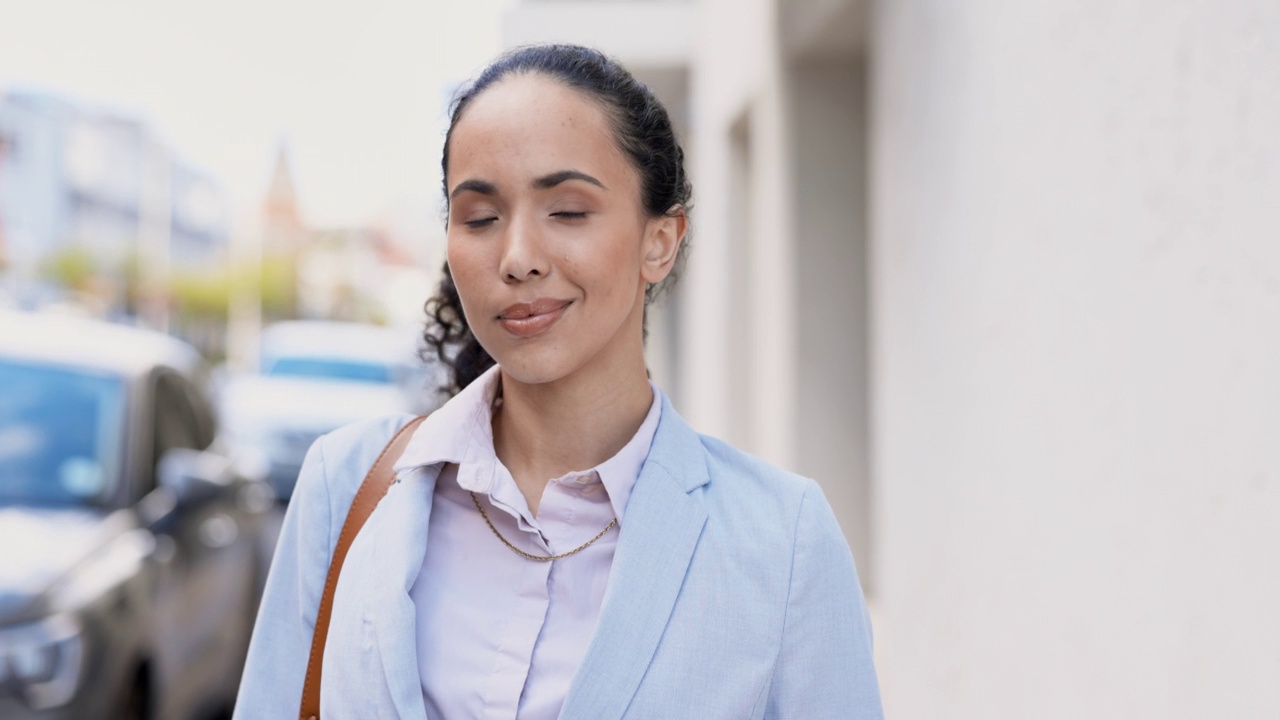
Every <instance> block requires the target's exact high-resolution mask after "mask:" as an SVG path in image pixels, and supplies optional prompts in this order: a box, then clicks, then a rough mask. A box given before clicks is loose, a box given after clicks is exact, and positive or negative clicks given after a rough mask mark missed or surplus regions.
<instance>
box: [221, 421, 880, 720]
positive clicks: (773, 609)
mask: <svg viewBox="0 0 1280 720" xmlns="http://www.w3.org/2000/svg"><path fill="white" fill-rule="evenodd" d="M407 420H408V417H407V416H404V417H390V418H385V419H381V420H377V421H372V422H366V423H361V424H357V425H352V426H349V427H346V428H343V429H341V430H337V431H335V432H333V433H330V434H329V435H326V436H325V437H323V438H321V439H320V440H319V441H317V442H316V443H315V445H314V446H313V447H312V448H311V451H310V453H309V454H308V456H307V460H306V464H305V465H304V467H303V469H302V473H301V476H300V477H299V480H298V485H297V489H296V490H295V494H294V496H293V500H292V502H291V503H290V505H289V509H288V511H287V513H286V515H285V519H284V525H283V528H282V530H281V535H280V540H279V545H278V546H277V549H276V555H275V561H274V562H273V564H272V567H271V573H270V576H269V578H268V580H267V588H266V594H265V596H264V597H263V600H262V606H261V609H260V610H259V614H258V621H257V625H256V627H255V628H254V633H253V641H252V644H251V646H250V648H249V657H248V660H247V663H246V666H245V672H244V677H243V679H242V681H241V684H240V694H239V698H238V701H237V704H236V709H235V718H236V720H257V719H258V718H269V719H270V720H280V719H281V718H294V717H297V711H298V704H299V701H300V699H301V697H302V683H303V676H304V675H305V673H306V665H307V654H308V652H309V650H310V647H311V633H312V628H313V626H314V624H315V618H316V608H317V606H318V605H319V601H320V595H321V591H322V588H323V586H324V580H325V574H326V572H327V570H328V565H329V556H330V553H331V552H332V550H333V547H334V545H335V544H336V543H337V539H338V533H339V531H340V530H341V525H342V521H343V519H344V518H345V517H346V513H347V509H348V508H349V507H350V505H351V499H352V497H353V496H354V495H355V491H356V488H357V487H359V485H360V482H361V480H362V479H363V478H364V475H365V473H366V471H367V470H368V468H369V467H370V466H371V465H372V464H373V461H374V459H375V458H376V457H377V455H378V453H379V452H380V451H381V450H382V448H383V447H384V445H385V444H386V442H387V440H388V439H389V438H390V436H391V435H392V433H394V432H395V430H396V429H397V428H398V427H400V426H401V425H402V424H403V423H404V422H406V421H407ZM423 475H427V476H428V477H429V478H430V480H429V481H425V482H424V481H422V480H420V479H418V478H421V477H422V476H423ZM412 477H413V479H406V480H404V481H402V482H399V483H397V484H396V485H394V486H392V488H391V490H390V491H389V492H388V493H387V496H386V497H385V498H384V499H383V500H382V502H381V504H379V505H378V508H377V510H375V511H374V513H373V515H372V516H371V517H370V518H369V521H368V523H367V524H366V525H365V526H364V529H363V530H361V532H360V534H359V535H358V536H357V537H356V539H355V541H354V543H353V544H352V546H351V550H350V554H349V555H348V556H347V560H346V564H345V565H344V566H343V570H342V575H341V578H340V580H339V582H338V586H337V590H336V592H335V595H334V606H333V619H332V623H331V625H330V629H329V639H328V645H327V647H326V649H325V654H324V676H323V680H322V688H321V709H322V712H323V719H324V720H339V719H348V718H350V719H356V718H359V719H361V720H364V719H368V718H402V719H405V720H408V719H411V718H412V719H414V720H418V719H421V718H425V717H426V710H425V706H424V702H423V697H422V686H421V684H420V681H419V673H418V654H417V650H416V647H415V644H416V642H417V633H416V632H415V613H414V605H413V602H412V600H411V599H410V597H409V588H410V587H411V586H412V585H413V583H414V581H415V579H416V578H417V575H418V572H419V570H420V568H421V567H422V558H423V553H424V551H425V550H426V541H427V522H428V519H429V518H430V516H431V501H432V493H433V490H434V485H435V483H434V477H433V476H431V475H430V474H428V473H418V474H417V475H415V476H412ZM478 571H479V570H478ZM560 717H561V718H563V719H564V720H620V719H621V718H627V719H628V720H639V719H641V718H651V719H653V720H683V719H686V718H688V719H690V720H714V719H717V718H724V719H725V720H744V719H747V718H753V719H758V718H794V719H795V720H819V719H821V718H881V717H882V712H881V708H880V696H879V690H878V687H877V683H876V672H875V667H874V665H873V663H872V658H871V628H870V625H869V623H868V620H867V613H866V606H865V604H864V602H863V598H862V591H861V589H860V587H859V585H858V578H857V575H856V573H855V571H854V566H853V558H852V556H851V555H850V553H849V548H848V545H846V544H845V540H844V536H843V535H842V534H841V532H840V528H839V527H838V526H837V524H836V520H835V517H834V516H833V515H832V513H831V508H830V507H829V506H828V505H827V502H826V499H825V498H824V497H823V495H822V491H821V490H820V489H819V488H818V485H817V484H816V483H814V482H813V481H812V480H809V479H805V478H801V477H798V476H796V475H791V474H789V473H785V472H783V471H780V470H778V469H776V468H774V467H772V466H770V465H768V464H766V463H764V462H762V461H760V460H758V459H756V458H753V457H751V456H749V455H746V454H744V453H742V452H739V451H738V450H735V449H733V448H732V447H730V446H728V445H726V444H724V443H722V442H720V441H717V440H714V439H711V438H707V437H703V436H700V435H698V434H697V433H695V432H694V431H693V430H692V429H690V428H689V426H688V425H687V424H685V422H684V420H682V419H681V418H680V416H679V415H677V414H676V412H675V410H674V409H673V408H672V407H671V405H670V403H669V402H668V401H667V400H666V398H665V397H664V398H663V408H662V419H661V421H660V423H659V426H658V430H657V433H656V435H655V437H654V441H653V446H652V448H651V449H650V451H649V456H648V458H647V459H646V461H645V464H644V468H643V470H642V471H641V473H640V477H639V478H638V480H637V481H636V485H635V488H634V490H633V491H632V494H631V499H630V500H629V501H628V504H627V508H626V511H625V516H624V517H623V518H622V522H621V535H620V536H619V538H618V545H617V549H616V552H615V555H614V560H613V568H612V571H611V574H610V577H609V586H608V589H607V591H606V594H605V597H604V603H603V605H602V607H601V610H600V619H599V624H598V626H597V628H596V631H595V636H594V637H593V638H592V639H591V644H590V646H589V648H588V649H587V653H586V656H585V657H584V658H583V661H582V665H581V667H580V668H579V669H578V674H577V676H576V677H575V678H574V681H573V683H572V686H571V687H570V690H569V694H568V697H566V698H565V703H564V707H563V710H562V712H561V714H560ZM433 720H465V719H462V718H435V719H433Z"/></svg>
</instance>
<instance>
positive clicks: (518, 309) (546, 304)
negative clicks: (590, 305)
mask: <svg viewBox="0 0 1280 720" xmlns="http://www.w3.org/2000/svg"><path fill="white" fill-rule="evenodd" d="M568 304H569V301H568V300H555V299H553V298H538V299H537V300H534V301H533V302H531V303H519V304H516V305H512V306H511V307H509V308H507V309H506V310H503V311H502V312H501V313H498V319H499V320H523V319H525V318H528V317H533V316H534V315H546V314H547V313H550V312H555V311H556V310H560V309H562V308H563V307H564V306H566V305H568Z"/></svg>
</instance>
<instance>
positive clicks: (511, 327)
mask: <svg viewBox="0 0 1280 720" xmlns="http://www.w3.org/2000/svg"><path fill="white" fill-rule="evenodd" d="M569 303H570V301H569V300H556V299H553V298H538V299H537V300H534V301H533V302H530V303H518V304H515V305H512V306H511V307H508V308H507V309H506V310H503V311H502V312H501V313H499V314H498V322H499V324H501V325H502V327H503V328H504V329H506V331H507V332H509V333H511V334H512V335H516V336H518V337H532V336H534V335H538V334H539V333H542V332H545V331H546V330H547V329H548V328H550V327H551V326H552V325H554V324H555V323H556V321H557V320H559V319H560V316H561V315H563V314H564V310H565V308H567V307H569Z"/></svg>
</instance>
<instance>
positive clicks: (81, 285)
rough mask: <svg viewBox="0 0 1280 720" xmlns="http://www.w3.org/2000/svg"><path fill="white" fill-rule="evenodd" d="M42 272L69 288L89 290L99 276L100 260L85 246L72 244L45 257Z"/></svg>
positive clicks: (53, 281) (46, 277)
mask: <svg viewBox="0 0 1280 720" xmlns="http://www.w3.org/2000/svg"><path fill="white" fill-rule="evenodd" d="M40 273H41V275H43V276H44V278H45V279H46V280H48V281H50V282H52V283H55V284H57V285H60V286H62V287H64V288H67V289H68V290H72V291H75V292H87V291H88V290H90V288H91V287H92V285H93V281H94V278H96V277H97V276H98V260H97V258H95V257H94V256H93V253H90V252H89V251H88V250H86V249H85V248H83V247H80V246H78V245H70V246H68V247H65V248H63V249H61V250H59V251H57V252H55V253H53V254H52V255H50V256H48V257H47V258H45V261H44V263H43V264H42V265H41V267H40Z"/></svg>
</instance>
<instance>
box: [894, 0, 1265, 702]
mask: <svg viewBox="0 0 1280 720" xmlns="http://www.w3.org/2000/svg"><path fill="white" fill-rule="evenodd" d="M873 45H874V47H875V48H876V49H875V55H874V61H873V88H874V89H873V102H872V108H873V110H872V113H873V136H874V138H875V140H874V144H873V156H872V167H873V175H872V198H873V204H872V218H873V226H872V228H873V231H872V238H873V241H872V242H873V245H872V262H873V273H872V275H873V286H874V293H873V303H872V307H873V318H872V319H873V322H872V326H873V342H872V364H873V377H874V390H873V420H874V421H873V447H874V451H873V459H874V475H875V478H876V491H877V494H876V497H877V505H876V508H877V521H878V522H877V528H878V530H877V534H876V543H875V553H876V568H877V575H876V587H877V595H878V603H879V610H880V613H879V617H878V620H879V621H880V623H879V626H878V627H877V640H878V646H879V650H880V652H881V672H882V676H883V682H884V690H885V695H886V701H887V710H888V714H889V715H890V716H891V717H895V718H902V719H912V718H921V719H923V718H943V717H945V718H952V719H957V718H983V719H988V718H1010V719H1013V718H1019V719H1021V718H1038V719H1042V720H1049V719H1052V718H1064V719H1065V718H1073V719H1074V718H1082V717H1089V718H1138V717H1144V718H1275V717H1280V682H1278V681H1277V678H1280V650H1278V648H1280V611H1277V608H1280V172H1278V171H1277V169H1278V168H1280V133H1278V132H1277V128H1280V4H1277V3H1275V2H1273V1H1271V0H1232V1H1230V2H1222V1H1220V0H1186V1H1183V2H1177V3H1170V2H1166V1H1164V0H1126V1H1125V2H1118V3H1117V2H1114V1H1112V0H1084V1H1081V0H1070V1H1069V0H1042V1H1038V2H1034V3H1005V2H985V1H981V0H974V1H972V2H964V3H956V2H945V1H943V0H894V1H892V2H882V3H880V4H879V5H878V6H877V13H876V21H875V26H874V35H873Z"/></svg>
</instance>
